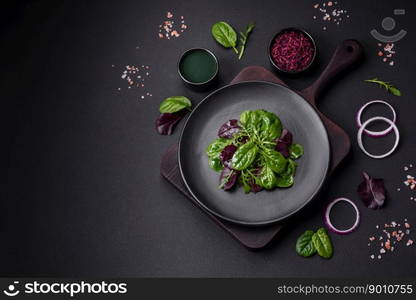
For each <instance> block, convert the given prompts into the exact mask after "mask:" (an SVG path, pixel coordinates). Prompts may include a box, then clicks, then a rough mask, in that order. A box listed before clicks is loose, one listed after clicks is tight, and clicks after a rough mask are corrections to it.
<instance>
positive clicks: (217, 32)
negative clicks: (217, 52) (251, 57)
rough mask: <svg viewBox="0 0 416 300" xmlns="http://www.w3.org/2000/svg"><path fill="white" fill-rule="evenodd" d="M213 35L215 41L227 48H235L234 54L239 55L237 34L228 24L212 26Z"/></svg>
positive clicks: (219, 23) (220, 23) (221, 23)
mask: <svg viewBox="0 0 416 300" xmlns="http://www.w3.org/2000/svg"><path fill="white" fill-rule="evenodd" d="M211 34H212V36H213V37H214V39H215V40H216V41H217V42H218V43H220V44H221V45H222V46H223V47H225V48H233V49H234V52H235V53H237V54H238V50H237V49H236V47H235V46H236V44H237V33H236V32H235V30H234V29H233V28H232V27H231V26H230V25H229V24H228V23H226V22H218V23H215V24H214V25H212V28H211Z"/></svg>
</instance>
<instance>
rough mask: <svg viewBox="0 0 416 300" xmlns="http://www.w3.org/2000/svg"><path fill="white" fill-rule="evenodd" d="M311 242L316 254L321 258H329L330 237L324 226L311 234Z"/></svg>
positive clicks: (330, 250) (330, 253) (331, 250)
mask: <svg viewBox="0 0 416 300" xmlns="http://www.w3.org/2000/svg"><path fill="white" fill-rule="evenodd" d="M312 243H313V245H314V246H315V248H316V251H317V252H318V254H319V255H320V256H321V257H323V258H330V257H331V256H332V253H333V249H332V243H331V239H330V238H329V236H328V234H327V233H326V230H325V229H324V228H319V229H318V230H317V231H316V232H315V233H314V235H313V236H312Z"/></svg>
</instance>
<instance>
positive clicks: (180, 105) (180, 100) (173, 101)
mask: <svg viewBox="0 0 416 300" xmlns="http://www.w3.org/2000/svg"><path fill="white" fill-rule="evenodd" d="M191 106H192V103H191V100H189V99H188V98H186V97H184V96H173V97H169V98H166V99H165V100H163V101H162V103H160V106H159V111H160V113H161V114H163V113H175V112H178V111H180V110H182V109H184V108H187V109H189V110H190V107H191Z"/></svg>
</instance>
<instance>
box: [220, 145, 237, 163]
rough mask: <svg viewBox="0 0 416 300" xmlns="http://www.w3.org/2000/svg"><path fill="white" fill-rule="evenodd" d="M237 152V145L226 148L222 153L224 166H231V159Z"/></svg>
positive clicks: (221, 158) (221, 157)
mask: <svg viewBox="0 0 416 300" xmlns="http://www.w3.org/2000/svg"><path fill="white" fill-rule="evenodd" d="M235 151H237V146H236V145H233V144H231V145H228V146H225V147H224V149H223V150H222V151H221V153H220V160H221V162H222V164H223V165H224V166H229V165H230V162H231V159H232V158H233V155H234V152H235Z"/></svg>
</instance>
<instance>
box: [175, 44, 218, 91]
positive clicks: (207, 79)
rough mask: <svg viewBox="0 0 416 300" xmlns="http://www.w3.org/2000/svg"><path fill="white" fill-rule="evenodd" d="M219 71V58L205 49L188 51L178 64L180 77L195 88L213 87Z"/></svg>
mask: <svg viewBox="0 0 416 300" xmlns="http://www.w3.org/2000/svg"><path fill="white" fill-rule="evenodd" d="M208 69H210V70H208ZM218 69H219V64H218V59H217V57H216V56H215V54H214V53H212V52H211V51H210V50H208V49H205V48H192V49H189V50H186V51H185V52H184V53H183V54H182V55H181V57H180V59H179V62H178V73H179V76H180V77H181V79H182V80H183V81H184V82H185V83H186V84H187V85H189V86H191V87H195V88H205V87H208V86H211V84H212V83H213V82H214V81H215V80H216V78H217V76H218Z"/></svg>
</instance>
